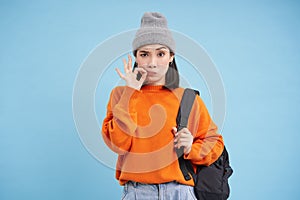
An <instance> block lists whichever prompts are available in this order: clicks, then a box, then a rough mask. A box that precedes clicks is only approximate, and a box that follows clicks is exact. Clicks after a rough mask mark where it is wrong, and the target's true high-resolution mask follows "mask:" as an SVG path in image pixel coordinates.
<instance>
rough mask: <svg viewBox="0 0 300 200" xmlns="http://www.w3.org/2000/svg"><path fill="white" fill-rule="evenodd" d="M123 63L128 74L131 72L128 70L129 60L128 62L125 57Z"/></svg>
mask: <svg viewBox="0 0 300 200" xmlns="http://www.w3.org/2000/svg"><path fill="white" fill-rule="evenodd" d="M123 65H124V71H125V73H126V74H127V73H128V72H129V70H128V66H127V62H126V59H125V58H124V59H123Z"/></svg>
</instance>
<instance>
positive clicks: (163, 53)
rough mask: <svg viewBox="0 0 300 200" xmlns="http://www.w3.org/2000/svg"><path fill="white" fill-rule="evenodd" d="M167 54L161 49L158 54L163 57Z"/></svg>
mask: <svg viewBox="0 0 300 200" xmlns="http://www.w3.org/2000/svg"><path fill="white" fill-rule="evenodd" d="M164 55H165V52H163V51H161V52H159V53H158V54H157V56H158V57H163V56H164Z"/></svg>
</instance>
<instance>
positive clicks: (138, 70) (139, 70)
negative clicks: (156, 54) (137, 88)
mask: <svg viewBox="0 0 300 200" xmlns="http://www.w3.org/2000/svg"><path fill="white" fill-rule="evenodd" d="M133 72H134V73H136V74H137V73H138V72H140V73H141V74H147V71H146V70H144V69H143V68H141V67H136V68H135V69H134V71H133Z"/></svg>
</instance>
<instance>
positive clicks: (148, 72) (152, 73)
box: [147, 71, 156, 76]
mask: <svg viewBox="0 0 300 200" xmlns="http://www.w3.org/2000/svg"><path fill="white" fill-rule="evenodd" d="M155 74H156V72H153V71H147V76H149V75H150V76H153V75H155Z"/></svg>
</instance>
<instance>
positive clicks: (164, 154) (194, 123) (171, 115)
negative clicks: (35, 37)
mask: <svg viewBox="0 0 300 200" xmlns="http://www.w3.org/2000/svg"><path fill="white" fill-rule="evenodd" d="M183 91H184V89H183V88H177V89H174V90H172V91H171V90H167V89H165V88H163V86H143V87H142V88H141V90H139V91H138V90H135V89H133V88H130V87H127V86H119V87H116V88H114V89H113V90H112V92H111V95H110V100H109V102H108V106H107V116H106V118H105V119H104V120H103V126H102V136H103V139H104V141H105V143H106V144H107V145H108V146H109V148H111V149H112V150H113V151H114V152H116V153H117V154H118V155H119V156H118V161H117V165H116V178H117V179H118V180H119V182H120V184H121V185H124V184H125V183H126V182H127V181H135V182H140V183H149V184H155V183H166V182H170V181H177V182H179V183H182V184H186V185H191V186H193V185H194V183H193V181H192V179H191V180H189V181H185V179H184V177H183V175H182V172H181V170H180V168H179V163H178V160H177V155H176V152H175V149H174V135H173V133H172V127H176V116H177V112H178V108H179V104H180V100H181V97H182V94H183ZM187 128H188V129H189V131H190V132H191V133H192V134H193V137H194V141H193V145H192V149H191V151H190V153H189V154H188V155H185V156H184V158H185V159H189V160H191V161H192V162H193V163H194V164H202V165H209V164H211V163H213V162H214V161H215V160H217V158H218V157H219V156H220V155H221V153H222V151H223V148H224V144H223V138H222V136H221V135H220V134H218V133H217V126H216V125H215V124H214V123H213V121H212V120H211V118H210V116H209V113H208V111H207V109H206V107H205V105H204V103H203V101H202V100H201V98H200V97H199V96H197V98H196V100H195V102H194V105H193V107H192V110H191V113H190V117H189V121H188V126H187Z"/></svg>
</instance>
